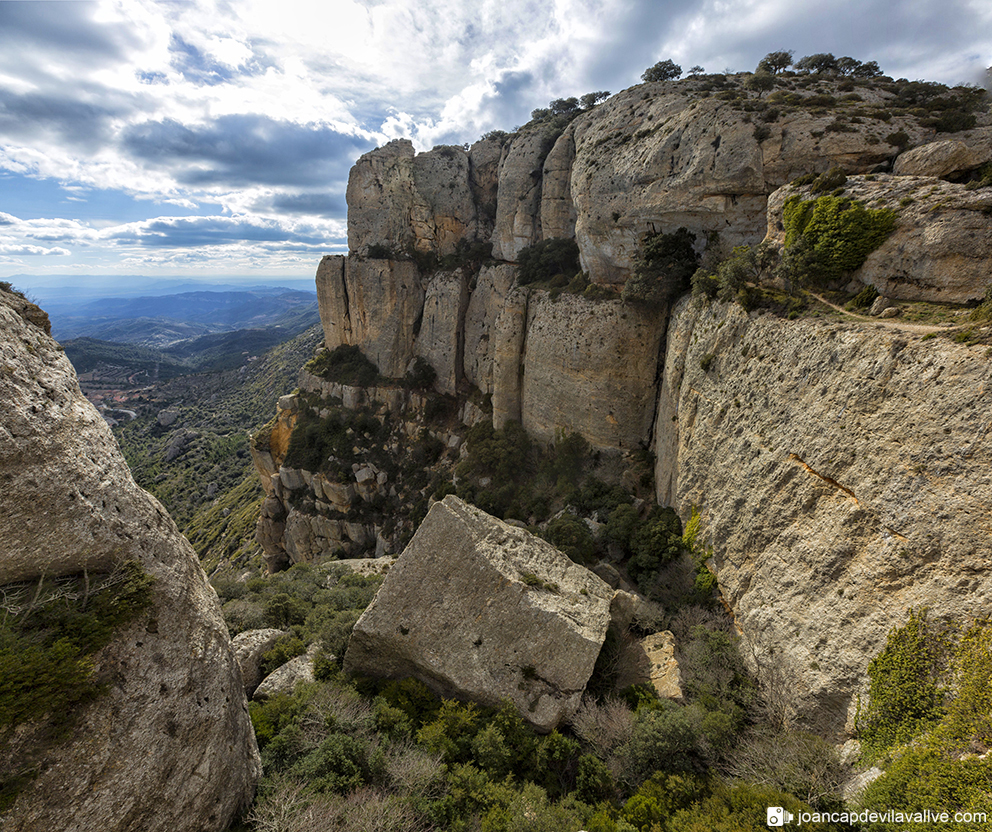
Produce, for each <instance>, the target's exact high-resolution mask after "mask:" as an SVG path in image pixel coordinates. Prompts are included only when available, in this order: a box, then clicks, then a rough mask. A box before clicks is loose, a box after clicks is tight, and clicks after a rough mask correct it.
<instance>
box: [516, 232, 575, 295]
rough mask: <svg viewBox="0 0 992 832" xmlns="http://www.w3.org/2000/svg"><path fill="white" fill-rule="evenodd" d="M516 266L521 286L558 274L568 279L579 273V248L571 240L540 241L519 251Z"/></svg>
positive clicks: (548, 278) (549, 278) (553, 239)
mask: <svg viewBox="0 0 992 832" xmlns="http://www.w3.org/2000/svg"><path fill="white" fill-rule="evenodd" d="M517 266H518V267H519V274H518V278H517V280H518V282H519V284H520V285H521V286H526V285H527V284H530V283H537V282H539V281H544V280H551V278H553V277H555V276H556V275H559V274H563V275H565V276H566V277H567V278H569V279H570V278H571V276H573V275H574V274H576V272H578V271H579V247H578V245H577V244H576V242H575V240H573V239H563V238H552V239H549V240H541V241H540V242H537V243H534V244H533V245H529V246H527V247H526V248H524V249H522V250H521V252H520V253H519V254H518V255H517ZM566 282H567V281H566Z"/></svg>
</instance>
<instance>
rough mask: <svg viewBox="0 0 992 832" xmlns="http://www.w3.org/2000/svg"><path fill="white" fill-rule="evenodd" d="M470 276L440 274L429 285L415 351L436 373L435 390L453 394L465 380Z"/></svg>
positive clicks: (461, 273) (459, 270) (458, 273)
mask: <svg viewBox="0 0 992 832" xmlns="http://www.w3.org/2000/svg"><path fill="white" fill-rule="evenodd" d="M467 306H468V275H467V274H465V273H464V272H463V271H462V270H461V269H458V270H457V271H453V272H438V273H437V274H435V275H434V276H433V277H431V279H430V282H429V283H428V284H427V292H426V296H425V298H424V312H423V319H422V321H421V325H420V332H419V333H418V334H417V341H416V344H415V345H414V352H415V353H416V354H417V355H418V356H420V357H421V358H423V359H424V360H425V361H427V363H428V364H430V365H431V366H432V367H433V368H434V370H435V372H436V373H437V380H436V382H435V385H434V386H435V388H436V389H437V390H439V391H440V392H442V393H447V394H448V395H454V394H455V391H456V390H457V389H458V382H459V381H460V380H461V378H462V363H463V362H462V359H463V355H462V353H463V350H464V333H463V327H464V324H465V308H466V307H467Z"/></svg>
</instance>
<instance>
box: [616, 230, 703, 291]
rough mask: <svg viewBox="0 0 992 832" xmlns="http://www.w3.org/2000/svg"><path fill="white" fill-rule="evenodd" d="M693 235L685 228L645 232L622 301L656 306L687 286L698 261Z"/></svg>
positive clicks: (694, 236)
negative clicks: (654, 232) (667, 231)
mask: <svg viewBox="0 0 992 832" xmlns="http://www.w3.org/2000/svg"><path fill="white" fill-rule="evenodd" d="M695 242H696V235H695V234H692V233H691V232H689V231H688V230H686V229H685V228H680V229H678V230H677V231H675V232H673V233H671V234H662V233H656V234H648V235H646V236H645V237H644V239H643V240H642V241H641V249H640V251H639V252H638V255H637V257H636V259H635V261H634V273H633V275H632V276H631V277H630V279H628V280H627V282H626V283H625V284H624V287H623V294H622V297H623V299H624V300H626V301H633V302H637V303H646V304H649V305H657V304H661V303H665V302H666V301H668V300H670V299H671V298H673V297H675V296H677V295H679V294H681V293H682V292H684V291H685V290H686V289H688V288H689V278H690V277H691V276H692V274H693V272H695V271H696V267H697V265H698V264H699V258H698V256H697V255H696V252H695V250H694V249H693V245H694V243H695Z"/></svg>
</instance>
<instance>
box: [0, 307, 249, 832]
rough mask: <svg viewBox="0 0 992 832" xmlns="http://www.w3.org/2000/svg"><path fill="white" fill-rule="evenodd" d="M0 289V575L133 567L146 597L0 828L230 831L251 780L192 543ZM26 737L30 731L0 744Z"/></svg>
mask: <svg viewBox="0 0 992 832" xmlns="http://www.w3.org/2000/svg"><path fill="white" fill-rule="evenodd" d="M19 303H20V301H19V299H17V298H16V296H11V295H9V294H8V293H6V292H4V291H2V290H0V471H2V477H3V480H4V496H3V511H0V534H2V536H3V541H4V544H3V549H2V553H0V584H8V583H10V582H14V581H28V580H35V579H38V578H39V577H40V576H42V575H44V576H45V577H47V578H52V577H56V576H60V575H70V574H76V573H82V572H83V571H84V570H86V571H87V573H91V574H92V573H96V572H109V571H111V570H112V569H113V568H114V566H115V565H116V564H119V563H122V562H125V561H136V562H137V563H138V564H140V566H141V568H142V569H143V570H144V571H145V572H146V573H147V574H149V575H150V576H151V577H152V578H153V579H154V585H153V588H152V591H153V605H152V608H151V609H150V610H149V611H147V612H146V613H144V614H142V615H141V616H140V617H139V618H138V619H137V620H135V621H134V622H133V623H131V624H129V625H127V626H125V627H124V628H122V629H121V631H120V632H119V633H118V635H117V637H116V638H115V639H114V640H113V641H112V642H111V643H110V644H109V645H108V646H106V647H105V648H103V649H102V650H101V651H100V652H99V653H97V654H96V656H95V659H94V673H95V675H96V677H97V678H99V679H104V680H106V681H107V690H106V692H105V693H104V694H103V695H100V696H98V697H97V698H95V699H94V700H93V701H91V702H88V703H86V704H85V705H83V706H81V709H80V713H79V714H78V721H77V723H76V724H75V726H74V728H73V734H72V737H71V739H69V740H67V741H66V742H64V743H62V744H59V745H56V746H54V747H52V748H51V749H50V751H48V752H47V754H46V757H45V760H44V766H43V769H42V771H41V773H40V774H39V775H38V777H37V778H36V779H35V780H34V781H33V782H32V783H31V784H30V785H29V786H27V787H26V788H25V789H24V790H23V791H22V792H21V793H20V795H19V796H18V798H17V800H16V802H15V803H14V805H13V807H12V808H10V809H9V810H8V812H7V813H6V814H5V815H4V818H3V824H2V825H3V828H4V830H10V832H15V831H16V832H28V831H29V830H38V829H49V830H67V832H68V830H72V831H73V832H89V830H92V832H97V830H100V832H107V830H120V832H125V830H134V829H142V830H155V831H156V832H164V831H165V830H171V832H185V831H186V830H189V832H194V831H195V832H204V830H221V829H225V828H227V826H228V824H229V822H230V821H231V820H232V818H233V817H234V815H235V814H237V813H238V812H239V811H240V810H242V809H244V808H245V807H247V805H248V803H249V802H250V800H251V797H252V794H253V792H254V786H255V782H256V781H257V779H258V777H259V776H260V774H261V766H260V763H259V757H258V750H257V747H256V745H255V737H254V733H253V732H252V727H251V723H250V721H249V719H248V712H247V707H246V703H245V698H244V687H243V684H242V681H241V672H240V670H239V669H238V665H237V661H236V660H235V657H234V654H233V652H232V649H231V641H230V638H229V637H228V632H227V627H226V626H225V624H224V621H223V619H222V618H221V614H220V605H219V603H218V601H217V596H216V594H215V593H214V591H213V589H212V588H211V587H210V585H209V584H208V583H207V580H206V576H205V575H204V573H203V570H202V569H201V567H200V564H199V561H198V559H197V557H196V554H195V553H194V551H193V549H192V547H191V546H190V545H189V543H188V542H187V541H186V539H185V538H183V536H182V535H181V534H180V533H179V531H178V530H177V528H176V526H175V524H174V523H173V521H172V519H171V518H170V517H169V516H168V514H167V513H166V512H165V510H164V509H163V508H162V506H161V505H159V503H158V502H157V501H156V500H155V499H154V498H153V497H151V496H150V495H149V494H147V493H146V492H144V491H142V490H141V489H140V488H138V487H137V486H136V485H135V483H134V481H133V479H132V478H131V474H130V472H129V471H128V468H127V465H126V464H125V462H124V459H123V457H122V456H121V454H120V451H119V450H118V448H117V443H116V442H115V440H114V438H113V436H112V435H111V433H110V429H109V428H108V427H107V424H106V423H105V422H104V420H103V419H102V418H101V417H100V415H99V414H98V413H97V412H96V410H95V409H94V408H93V406H92V405H90V403H89V402H88V401H87V400H86V399H85V398H84V397H83V395H82V393H81V392H80V389H79V385H78V382H77V380H76V375H75V372H74V371H73V369H72V365H71V364H70V363H69V361H68V359H67V358H66V357H65V354H64V352H63V351H62V349H61V347H59V345H58V344H56V343H55V341H53V340H52V339H51V338H50V337H49V336H48V335H47V334H46V333H45V332H44V331H43V329H42V328H39V326H37V325H36V324H35V323H31V322H29V320H27V319H26V318H25V317H22V315H20V314H18V312H17V311H15V310H16V309H17V307H18V305H19ZM2 739H3V740H4V742H5V750H6V751H8V752H11V751H12V750H13V752H14V753H16V748H17V744H18V743H28V744H31V743H34V742H35V740H36V736H35V733H34V728H33V727H32V726H30V725H28V726H20V727H19V728H18V729H17V731H16V732H15V733H14V734H13V735H8V736H6V737H3V738H2Z"/></svg>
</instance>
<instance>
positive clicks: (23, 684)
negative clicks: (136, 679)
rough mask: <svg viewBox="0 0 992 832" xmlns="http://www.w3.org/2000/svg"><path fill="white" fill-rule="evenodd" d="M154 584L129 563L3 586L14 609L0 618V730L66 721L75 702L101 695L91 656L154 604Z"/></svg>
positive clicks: (138, 566)
mask: <svg viewBox="0 0 992 832" xmlns="http://www.w3.org/2000/svg"><path fill="white" fill-rule="evenodd" d="M152 583H153V579H152V578H151V576H150V575H148V574H146V573H145V572H144V570H143V569H142V568H141V565H140V564H138V563H137V562H135V561H126V562H124V563H122V564H121V566H120V567H119V569H118V570H117V571H115V572H114V573H112V574H106V575H87V576H84V575H78V576H72V577H69V578H64V579H59V580H57V581H45V580H44V579H41V580H39V581H38V583H37V584H31V585H27V584H24V585H21V586H15V587H7V588H6V589H7V593H9V594H7V593H5V594H6V595H7V598H8V599H11V600H10V601H9V603H10V606H12V607H14V609H15V612H14V613H13V614H11V613H9V612H8V613H5V615H4V616H3V618H2V619H0V730H2V729H5V728H7V727H10V726H14V725H21V724H24V723H26V722H33V721H37V720H42V719H50V720H52V721H53V722H55V723H59V724H62V723H67V722H70V721H71V719H72V714H73V712H74V710H75V708H76V707H77V706H78V705H79V704H81V703H83V702H85V701H88V700H90V699H93V698H94V697H96V696H98V695H100V693H102V691H103V686H102V685H101V684H100V683H99V682H98V681H97V680H95V679H94V678H93V664H92V659H91V657H92V655H93V654H94V653H96V652H97V651H98V650H100V649H101V648H102V647H104V646H106V645H107V644H108V643H109V642H110V641H111V639H112V638H113V637H114V633H115V632H117V630H118V629H119V628H121V627H123V626H125V625H126V624H127V623H128V622H130V621H132V620H133V619H134V618H136V617H137V616H138V615H140V614H141V613H142V612H144V611H146V610H147V609H148V608H149V607H150V606H151V604H152V594H151V587H152ZM18 595H19V596H20V597H21V598H22V599H23V602H24V603H23V604H22V605H20V609H19V610H18V609H17V607H16V606H15V605H14V601H13V599H16V598H17V596H18Z"/></svg>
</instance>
